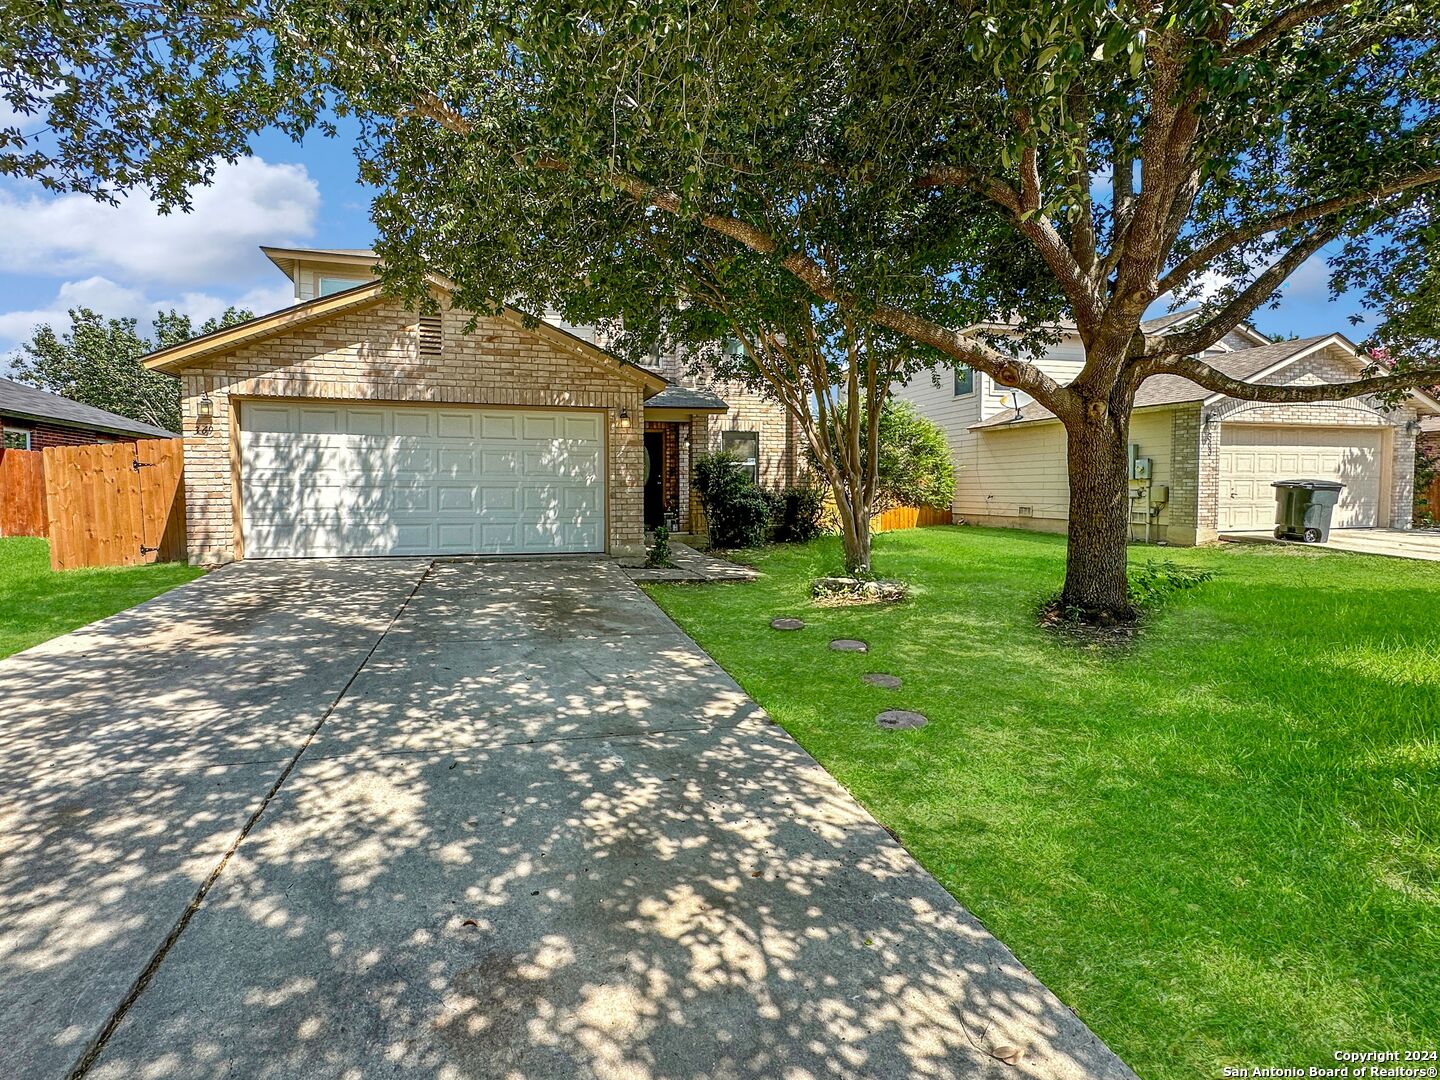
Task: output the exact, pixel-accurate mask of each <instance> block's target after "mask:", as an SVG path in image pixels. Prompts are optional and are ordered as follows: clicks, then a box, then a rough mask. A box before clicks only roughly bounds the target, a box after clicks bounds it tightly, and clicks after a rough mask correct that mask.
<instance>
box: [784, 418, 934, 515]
mask: <svg viewBox="0 0 1440 1080" xmlns="http://www.w3.org/2000/svg"><path fill="white" fill-rule="evenodd" d="M839 423H840V424H841V425H842V426H843V425H844V423H845V410H844V409H841V410H840V416H839ZM879 430H880V457H879V460H877V461H876V463H875V469H876V480H877V486H876V492H875V506H874V509H875V512H876V513H882V512H884V511H885V510H889V509H890V508H891V507H895V506H939V507H945V506H949V505H950V501H951V500H952V499H953V498H954V497H955V464H954V462H953V461H951V460H950V446H949V444H948V443H946V441H945V432H944V431H942V430H941V429H940V427H939V425H937V424H936V423H935V422H934V421H932V420H929V419H927V418H925V417H923V416H921V415H920V414H919V413H918V412H916V411H915V406H913V405H911V404H910V403H909V402H908V401H893V400H892V401H887V402H886V403H885V405H884V406H883V407H882V408H881V410H880V428H879ZM806 452H807V454H808V456H809V458H810V461H811V464H812V465H814V466H815V467H816V468H817V469H819V462H818V461H816V460H815V453H814V451H813V450H811V449H807V451H806ZM860 453H861V455H862V456H865V455H868V454H869V429H868V428H866V427H863V426H862V428H861V434H860Z"/></svg>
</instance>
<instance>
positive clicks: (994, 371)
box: [412, 94, 1063, 408]
mask: <svg viewBox="0 0 1440 1080" xmlns="http://www.w3.org/2000/svg"><path fill="white" fill-rule="evenodd" d="M412 111H413V112H414V113H415V114H416V115H419V116H423V117H426V118H427V119H430V120H432V121H434V122H435V123H438V124H440V125H441V126H443V127H445V128H447V129H448V130H450V131H454V132H455V133H457V134H461V135H469V134H471V132H472V131H473V127H472V125H471V124H470V121H469V120H467V119H466V118H465V117H464V116H463V115H462V114H461V113H459V112H457V111H456V110H454V109H452V108H451V107H450V106H448V105H446V104H445V103H444V102H443V101H441V100H440V99H439V98H438V97H436V96H434V95H433V94H427V95H425V96H424V98H423V99H422V100H421V101H420V102H419V103H417V104H416V105H415V106H414V107H413V109H412ZM534 164H535V167H537V168H542V169H551V170H555V171H568V169H569V165H568V163H566V162H564V161H559V160H557V159H554V158H541V159H540V160H538V161H537V162H535V163H534ZM607 179H608V180H609V182H610V183H612V184H614V185H615V186H616V187H617V188H618V189H619V190H621V191H623V192H624V193H625V194H627V195H629V196H630V197H631V198H632V199H634V200H635V201H636V202H638V203H641V204H642V205H645V206H651V207H654V208H655V209H657V210H661V211H664V212H665V213H668V214H670V215H672V216H675V217H679V216H680V215H681V201H680V197H679V196H678V195H676V194H674V193H673V192H670V191H666V190H665V189H663V188H660V187H657V186H656V185H654V184H650V183H647V182H645V181H643V180H641V179H639V178H638V177H634V176H629V175H626V174H624V173H612V174H610V175H609V177H608V178H607ZM1001 186H1002V187H1003V186H1004V185H1001ZM694 220H695V221H696V222H697V223H698V224H699V225H700V226H701V227H702V228H705V229H708V230H709V231H711V232H714V233H717V234H719V235H721V236H725V237H728V238H729V239H731V240H734V241H735V242H737V243H739V244H740V245H742V246H743V247H746V248H748V249H749V250H751V251H753V252H755V253H756V254H759V255H779V244H777V243H776V241H775V239H774V237H772V236H771V235H770V234H769V233H767V232H765V230H763V229H761V228H759V227H757V226H754V225H751V224H749V223H748V222H744V221H741V220H739V219H738V218H734V217H729V216H725V215H721V214H706V213H702V214H698V215H696V216H695V218H694ZM1052 231H1053V230H1052ZM1057 240H1058V237H1057ZM1062 246H1063V245H1062ZM779 264H780V266H781V267H782V268H783V269H785V270H786V271H787V272H789V273H790V274H792V275H793V276H794V277H795V278H796V279H798V280H799V281H800V282H802V283H803V284H804V285H805V286H806V287H807V288H808V289H809V290H810V291H811V292H812V293H813V294H814V295H815V296H817V297H819V298H820V299H821V300H826V301H829V302H832V303H834V302H837V301H839V300H841V299H843V298H842V296H841V295H840V291H839V290H838V289H837V288H836V287H835V283H834V281H833V280H832V279H831V277H830V275H829V273H828V272H827V271H826V270H825V268H824V267H822V266H821V265H820V264H819V263H818V262H816V261H815V260H814V259H811V258H810V257H808V256H806V255H804V254H802V253H800V252H792V253H790V254H788V255H783V256H780V257H779ZM868 317H869V319H870V321H871V322H873V323H874V324H875V325H877V326H883V327H885V328H886V329H887V330H893V331H895V332H896V333H897V334H901V335H902V336H904V337H908V338H910V339H911V340H912V341H917V342H919V343H920V344H922V345H928V346H930V347H931V348H933V349H935V350H937V351H938V352H941V353H943V354H944V355H946V356H949V357H951V358H952V359H954V360H958V361H960V362H961V363H962V364H966V365H968V366H969V367H973V368H976V369H978V370H980V371H983V372H985V373H986V374H988V375H991V376H993V377H994V378H996V379H998V380H999V381H1000V382H1002V383H1004V384H1005V385H1006V386H1013V387H1015V388H1016V389H1018V390H1022V391H1024V392H1025V393H1027V394H1029V395H1030V396H1031V397H1033V398H1034V399H1035V400H1036V401H1038V402H1040V404H1042V405H1044V406H1045V407H1046V408H1050V407H1051V403H1052V402H1055V401H1056V400H1057V399H1058V398H1059V396H1060V392H1061V387H1060V385H1059V384H1058V383H1056V382H1055V380H1054V379H1052V378H1050V376H1048V375H1046V374H1045V373H1044V372H1043V371H1041V370H1040V369H1039V368H1038V367H1036V366H1035V365H1034V364H1031V363H1027V362H1025V361H1022V360H1016V359H1013V358H1011V357H1008V356H1002V355H1000V354H999V353H996V352H995V351H994V350H993V349H987V348H986V347H985V346H984V345H983V344H982V343H980V342H977V341H973V340H971V339H970V338H968V337H967V336H966V335H965V334H964V333H962V332H960V331H956V330H952V329H950V328H949V327H945V326H941V325H940V324H938V323H936V322H933V321H931V320H930V319H927V318H924V317H923V316H920V315H916V314H914V313H913V312H909V311H906V310H904V309H902V308H899V307H895V306H894V305H891V304H883V303H882V304H877V305H876V306H875V307H874V308H873V309H871V310H870V311H869V313H868Z"/></svg>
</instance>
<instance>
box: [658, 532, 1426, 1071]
mask: <svg viewBox="0 0 1440 1080" xmlns="http://www.w3.org/2000/svg"><path fill="white" fill-rule="evenodd" d="M875 557H876V567H877V570H879V571H880V572H882V573H884V574H886V575H888V576H895V577H901V578H904V579H906V580H908V581H910V582H912V583H914V584H915V586H916V593H915V596H914V598H913V599H912V600H911V601H909V602H908V603H906V604H904V605H900V606H896V607H889V608H879V607H869V608H867V607H858V608H854V607H852V608H829V609H825V608H816V607H813V606H812V605H811V604H810V603H809V601H808V600H807V591H806V589H807V585H808V583H809V582H810V581H811V579H813V578H814V577H816V576H817V575H819V574H820V573H822V572H827V571H830V570H832V568H833V567H835V566H836V565H838V561H839V552H838V542H836V541H834V540H823V541H820V542H818V543H816V544H812V545H809V546H804V547H790V548H784V547H777V548H774V549H769V550H766V551H764V552H762V553H760V554H758V555H757V556H756V562H757V565H759V566H760V568H761V569H762V570H764V572H765V576H764V577H762V578H761V579H760V580H759V581H758V582H755V583H753V584H742V585H714V586H704V587H693V586H691V587H686V586H656V587H652V588H651V589H650V592H651V594H652V595H653V596H654V597H655V599H656V600H657V601H658V602H659V603H660V604H661V606H663V607H664V608H665V610H666V611H668V612H669V613H670V614H671V615H672V616H673V617H674V618H675V619H676V620H678V621H679V623H680V624H681V625H682V626H684V627H685V628H686V629H687V630H688V631H689V632H690V633H691V634H692V635H693V636H694V637H695V638H696V639H697V640H698V641H699V642H700V643H701V645H703V646H704V647H705V648H706V649H707V650H708V651H709V652H710V653H711V654H712V655H713V656H714V657H715V658H716V659H717V660H718V661H719V662H720V663H721V664H722V665H723V666H724V667H725V668H727V669H728V670H729V671H730V672H731V673H732V674H733V675H734V676H735V677H736V678H737V679H738V680H739V682H740V683H741V684H742V685H743V686H744V687H745V689H746V690H748V691H749V692H750V693H751V694H753V695H754V696H755V697H756V698H757V699H758V700H759V701H760V702H761V703H762V704H763V705H764V706H765V707H766V708H767V709H768V710H769V711H770V713H771V714H772V715H773V716H774V717H775V718H776V719H777V720H778V721H779V722H780V723H782V724H783V725H784V726H785V727H786V728H787V729H788V730H789V731H790V732H791V733H792V734H794V735H795V737H796V738H797V739H799V741H800V742H801V743H803V744H804V746H805V747H806V749H808V750H809V751H810V752H811V753H812V754H814V755H815V756H816V757H817V758H818V759H819V760H820V761H821V762H822V763H823V764H824V765H825V766H826V768H828V769H829V770H830V772H831V773H833V774H834V775H835V776H836V777H837V778H838V779H839V780H840V781H841V782H842V783H843V784H844V785H845V786H846V787H847V788H849V789H850V790H851V791H852V792H853V793H854V794H855V795H856V796H857V797H858V798H859V799H860V800H861V801H862V802H863V803H864V804H865V805H866V806H867V807H868V808H869V809H870V811H871V812H872V813H873V814H874V815H875V817H876V818H878V819H879V820H880V821H881V822H883V823H884V824H885V825H887V826H889V827H890V828H891V829H893V830H894V831H895V833H896V834H897V835H898V836H899V837H900V839H901V840H902V841H903V842H904V843H905V845H906V846H907V847H908V848H909V849H910V850H911V851H912V852H914V853H915V855H916V856H917V857H918V858H919V859H920V861H921V862H923V863H924V864H925V866H926V867H927V868H929V870H930V871H931V872H932V873H934V874H935V875H936V876H937V877H938V878H939V879H940V880H941V881H942V882H943V883H944V884H945V886H946V887H947V888H948V889H949V890H950V891H951V892H952V893H953V894H954V895H955V896H956V897H957V898H958V899H959V900H960V901H961V902H962V903H964V904H965V905H966V906H967V907H969V908H970V910H971V911H973V912H974V913H975V914H976V915H977V916H978V917H979V918H980V919H981V920H982V921H984V923H985V924H986V925H987V926H989V927H990V929H991V930H992V931H993V932H994V933H995V934H996V935H998V936H999V937H1000V938H1001V939H1002V940H1003V941H1005V942H1006V943H1007V944H1008V945H1009V946H1010V947H1011V948H1012V949H1013V950H1014V951H1015V952H1016V953H1017V954H1018V955H1019V957H1020V959H1021V960H1023V961H1024V962H1025V963H1026V964H1028V965H1029V966H1030V967H1031V968H1032V969H1033V970H1034V971H1035V972H1036V973H1037V974H1038V975H1039V976H1040V978H1041V979H1043V980H1044V981H1045V982H1046V983H1047V984H1049V986H1050V987H1051V988H1052V989H1053V990H1054V991H1055V992H1056V993H1057V994H1058V995H1059V996H1060V997H1061V999H1062V1000H1064V1001H1065V1002H1066V1003H1067V1004H1069V1005H1070V1006H1071V1007H1072V1008H1074V1009H1075V1010H1076V1011H1077V1012H1078V1013H1079V1014H1080V1016H1081V1017H1082V1018H1083V1019H1084V1020H1085V1021H1086V1022H1088V1023H1089V1024H1090V1026H1091V1027H1092V1028H1093V1029H1094V1030H1095V1031H1096V1032H1097V1033H1098V1034H1099V1035H1100V1036H1101V1038H1103V1039H1105V1040H1106V1041H1107V1042H1108V1043H1109V1044H1110V1046H1111V1047H1112V1048H1113V1049H1115V1050H1116V1051H1117V1052H1118V1053H1119V1054H1120V1055H1121V1057H1123V1058H1124V1059H1125V1060H1126V1061H1127V1062H1128V1063H1129V1064H1130V1065H1131V1066H1132V1067H1133V1068H1135V1069H1136V1071H1138V1072H1139V1073H1140V1075H1141V1076H1143V1077H1147V1078H1161V1077H1166V1078H1169V1077H1174V1078H1176V1080H1180V1078H1184V1080H1193V1078H1194V1077H1203V1076H1219V1075H1221V1069H1222V1067H1223V1066H1224V1065H1225V1064H1254V1065H1271V1066H1309V1065H1312V1064H1314V1065H1333V1064H1334V1061H1333V1058H1332V1053H1333V1051H1335V1050H1337V1049H1404V1048H1425V1047H1435V1046H1436V1039H1437V1035H1440V565H1437V564H1435V563H1421V562H1407V561H1402V560H1392V559H1380V558H1369V557H1363V556H1350V555H1342V554H1330V553H1323V552H1318V551H1314V550H1311V549H1300V548H1297V547H1284V548H1281V547H1243V548H1242V547H1237V546H1226V547H1223V548H1217V549H1207V550H1190V551H1170V552H1163V553H1162V552H1156V551H1153V550H1150V551H1146V550H1143V549H1142V550H1137V551H1136V552H1135V553H1134V555H1133V556H1132V558H1133V559H1134V560H1136V561H1139V560H1143V559H1145V558H1155V557H1169V558H1173V559H1175V560H1176V561H1177V562H1182V563H1187V564H1194V565H1199V566H1206V567H1211V568H1213V569H1214V570H1216V571H1217V572H1218V574H1219V576H1218V577H1217V578H1216V579H1215V580H1214V581H1212V582H1210V583H1208V584H1205V585H1201V586H1200V587H1198V588H1197V589H1195V590H1194V591H1191V592H1186V593H1182V594H1180V595H1179V596H1178V598H1176V599H1175V600H1174V601H1172V603H1171V604H1170V605H1169V606H1168V607H1166V608H1164V609H1163V610H1161V611H1160V612H1159V613H1158V614H1156V615H1154V616H1153V617H1152V618H1151V619H1150V620H1149V622H1148V624H1147V626H1146V628H1145V629H1144V631H1143V633H1142V634H1141V635H1140V637H1139V639H1138V641H1137V642H1136V643H1135V644H1134V645H1133V646H1131V647H1130V648H1128V649H1124V650H1120V651H1117V650H1113V649H1112V650H1093V649H1086V648H1083V647H1080V646H1077V645H1074V644H1066V643H1064V642H1061V641H1057V640H1056V639H1055V638H1054V637H1052V636H1051V635H1049V634H1048V633H1046V632H1045V631H1042V630H1040V629H1038V628H1037V627H1036V623H1035V618H1034V610H1035V608H1036V606H1037V603H1038V602H1039V601H1040V600H1041V598H1042V597H1043V596H1045V595H1046V594H1047V593H1049V592H1052V591H1053V590H1055V589H1056V588H1058V585H1059V581H1060V575H1061V571H1062V566H1063V558H1064V543H1063V540H1062V539H1061V538H1060V537H1052V536H1044V535H1038V534H1033V533H1022V532H1011V531H1003V530H988V529H973V528H932V529H917V530H912V531H909V532H899V533H889V534H885V535H883V536H880V537H878V538H877V539H876V541H875ZM776 615H799V616H801V617H803V618H804V619H805V620H806V622H807V623H808V625H807V627H806V628H805V629H804V630H802V631H800V632H799V633H778V632H775V631H771V630H769V629H768V628H767V626H766V624H767V622H768V621H769V620H770V619H771V618H772V617H773V616H776ZM841 636H846V637H860V638H863V639H865V640H866V641H868V642H869V643H870V646H871V652H870V654H869V655H868V656H864V655H854V654H843V653H835V652H831V651H829V650H828V649H827V648H826V643H827V641H828V639H830V638H832V637H841ZM866 671H885V672H890V673H893V674H896V675H899V676H901V677H902V678H903V679H904V680H905V685H904V688H903V689H901V690H900V691H898V692H897V691H886V690H880V689H875V688H871V687H868V686H865V685H863V684H861V682H860V679H859V677H860V675H861V674H862V673H864V672H866ZM897 706H903V707H906V708H913V709H918V710H920V711H921V712H924V713H926V714H927V715H928V716H929V717H930V721H931V722H930V726H929V727H927V728H924V729H923V730H920V731H907V732H882V731H880V730H879V729H877V728H876V727H875V724H874V717H875V714H876V713H877V712H879V711H880V710H881V709H884V708H892V707H897Z"/></svg>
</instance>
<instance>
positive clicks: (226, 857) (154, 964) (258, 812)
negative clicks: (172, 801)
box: [65, 559, 435, 1080]
mask: <svg viewBox="0 0 1440 1080" xmlns="http://www.w3.org/2000/svg"><path fill="white" fill-rule="evenodd" d="M434 569H435V561H434V560H433V559H432V560H431V561H430V562H428V563H427V564H426V566H425V571H424V573H422V574H421V575H420V576H419V577H418V578H416V579H415V584H414V585H413V586H412V587H411V589H410V591H409V592H408V593H407V594H406V596H405V599H404V600H402V601H401V602H400V606H399V607H398V608H396V609H395V613H394V614H393V615H392V616H390V621H389V622H388V623H387V624H386V625H385V629H384V630H382V631H381V632H380V635H379V636H378V637H377V638H376V639H375V641H374V643H373V644H372V645H371V646H370V649H369V651H368V652H366V653H365V657H364V659H362V660H361V661H360V663H359V665H357V666H356V668H355V670H354V671H353V672H352V673H351V674H350V677H349V678H348V679H347V680H346V681H345V685H344V686H342V687H341V688H340V692H339V693H338V694H336V695H335V700H334V701H332V702H330V705H329V706H328V707H327V708H326V709H325V711H324V712H323V713H321V715H320V719H318V720H317V721H315V724H314V726H313V727H311V729H310V733H309V734H308V735H306V736H305V741H304V742H302V743H301V744H300V747H299V749H297V750H296V751H295V753H294V754H292V755H291V756H290V760H289V761H288V762H286V764H285V767H284V768H283V769H281V770H280V775H279V776H278V777H276V778H275V783H274V784H272V785H271V786H270V790H269V791H267V792H266V793H265V797H264V798H263V799H261V800H260V805H259V806H257V807H256V808H255V811H254V813H252V814H251V815H250V817H249V819H248V820H247V821H246V822H245V824H244V825H243V826H242V827H241V829H240V832H239V833H238V834H237V835H236V837H235V839H234V840H233V841H231V843H230V846H229V847H228V848H226V849H225V853H224V854H223V855H221V856H220V861H219V862H218V863H216V864H215V868H214V869H213V870H211V871H210V873H209V874H208V875H207V876H206V878H205V880H204V881H203V882H201V884H200V888H199V889H197V890H196V891H195V895H194V896H193V897H192V898H191V900H190V903H189V904H188V905H186V907H185V910H184V911H183V912H181V914H180V918H179V919H178V920H176V922H175V925H174V926H173V927H172V928H171V930H170V932H169V933H168V934H166V935H165V939H164V940H163V941H162V942H161V943H160V947H159V948H157V949H156V950H155V952H154V954H153V955H152V956H151V957H150V961H149V962H148V963H147V964H146V965H145V967H144V969H143V970H142V971H141V972H140V975H139V977H138V978H136V980H135V982H134V983H133V984H132V985H131V987H130V990H129V992H128V993H127V994H126V995H125V997H124V998H122V999H121V1001H120V1004H119V1005H117V1006H116V1007H115V1011H114V1012H112V1013H111V1014H110V1016H109V1018H108V1019H107V1020H106V1021H105V1024H104V1026H103V1027H101V1029H100V1032H99V1034H98V1035H96V1036H95V1038H94V1039H92V1040H91V1042H90V1044H89V1045H88V1046H87V1047H86V1048H85V1051H84V1053H82V1054H81V1055H80V1059H79V1060H78V1061H76V1062H75V1064H74V1066H72V1067H71V1069H70V1071H69V1072H68V1073H67V1074H66V1076H65V1080H83V1077H84V1076H85V1074H86V1073H88V1072H89V1071H90V1067H91V1066H92V1065H94V1064H95V1062H96V1060H98V1059H99V1057H100V1055H101V1053H103V1052H104V1050H105V1044H106V1043H108V1042H109V1041H110V1037H111V1036H112V1035H113V1034H114V1033H115V1030H116V1029H117V1028H118V1027H119V1026H120V1024H121V1022H122V1021H123V1020H124V1019H125V1014H126V1013H128V1012H129V1011H130V1008H131V1006H133V1005H134V1004H135V1002H136V1001H138V1000H139V999H140V995H141V994H143V993H145V990H146V988H147V987H149V985H150V983H151V981H152V980H153V979H154V978H155V975H156V974H157V973H158V972H159V970H160V965H161V964H163V963H164V962H165V957H166V956H167V955H168V954H169V952H170V950H171V949H172V948H174V946H175V943H176V942H177V941H179V940H180V935H181V934H183V933H184V932H185V928H186V927H187V926H189V925H190V920H191V919H193V918H194V917H195V912H197V911H198V910H200V905H201V904H203V903H204V902H205V897H206V896H207V895H209V893H210V890H211V888H212V887H213V886H214V885H215V883H216V882H217V881H219V880H220V875H221V874H223V873H224V872H225V867H226V866H227V865H228V864H229V862H230V859H231V857H232V856H233V855H234V854H235V853H236V852H237V851H239V850H240V845H241V844H243V843H244V842H245V838H246V837H247V836H249V835H250V833H251V832H252V831H253V830H254V828H255V826H256V825H258V824H259V823H260V818H261V817H262V816H263V815H264V813H265V811H266V809H268V808H269V806H270V804H271V802H273V801H274V799H275V796H277V795H279V794H280V789H281V788H282V787H284V786H285V781H286V780H288V779H289V778H290V775H291V774H292V773H293V772H294V771H295V767H296V766H297V765H299V764H300V759H301V758H302V757H303V756H304V755H305V751H306V750H308V749H309V748H310V744H311V743H312V742H314V741H315V736H316V735H318V734H319V733H320V729H321V728H322V727H324V726H325V721H327V720H329V719H330V716H331V714H332V713H334V711H335V709H336V707H337V706H338V705H339V704H340V702H341V701H342V700H344V698H345V695H346V694H347V693H349V692H350V687H351V686H353V685H354V684H355V680H356V678H357V677H359V675H360V672H362V671H363V670H365V665H366V664H367V663H369V662H370V658H371V657H372V656H374V655H375V650H376V649H378V648H379V647H380V643H381V642H382V641H384V640H385V635H386V634H388V633H389V632H390V630H391V629H392V628H393V627H394V625H395V621H396V620H397V619H399V618H400V616H401V614H402V613H403V612H404V611H405V607H406V605H407V604H409V603H410V601H411V600H412V599H414V597H415V594H416V593H417V592H419V591H420V586H421V585H423V584H424V583H425V579H426V578H428V577H429V576H430V573H431V571H432V570H434Z"/></svg>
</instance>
